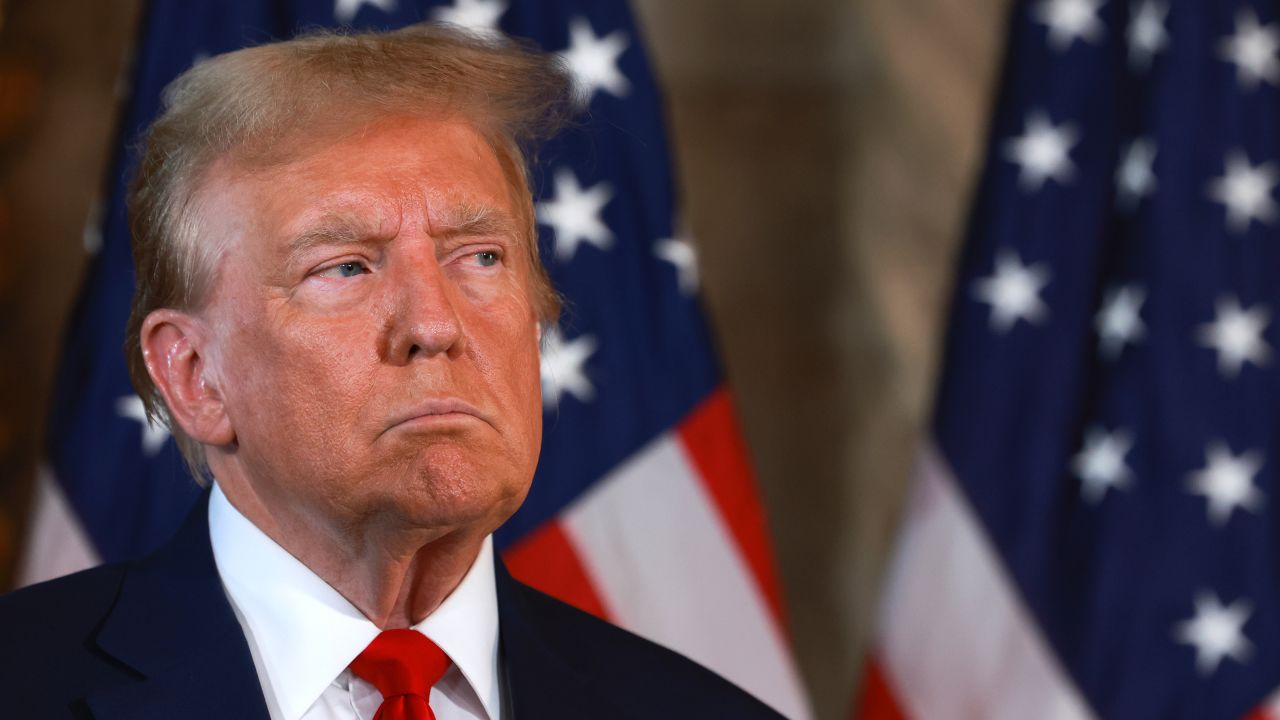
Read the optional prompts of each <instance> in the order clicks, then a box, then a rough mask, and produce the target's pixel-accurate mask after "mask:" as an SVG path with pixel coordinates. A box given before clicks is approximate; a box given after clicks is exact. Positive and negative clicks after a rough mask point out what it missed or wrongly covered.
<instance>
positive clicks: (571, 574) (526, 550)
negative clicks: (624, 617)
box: [502, 520, 610, 620]
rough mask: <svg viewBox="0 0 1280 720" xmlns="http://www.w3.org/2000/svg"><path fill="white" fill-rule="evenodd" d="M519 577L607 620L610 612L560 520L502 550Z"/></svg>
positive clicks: (545, 591) (543, 590) (512, 571)
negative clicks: (504, 550)
mask: <svg viewBox="0 0 1280 720" xmlns="http://www.w3.org/2000/svg"><path fill="white" fill-rule="evenodd" d="M502 559H503V561H504V562H506V564H507V569H508V570H510V571H511V574H512V575H513V576H514V577H515V578H516V579H517V580H519V581H521V582H523V583H525V584H526V585H531V586H533V587H535V588H537V589H538V590H541V591H542V592H544V593H546V594H548V595H553V596H555V597H557V598H559V599H561V600H563V601H565V602H567V603H569V604H570V605H573V606H575V607H577V608H578V609H580V610H585V611H587V612H589V613H591V614H592V615H595V616H596V617H598V618H602V619H604V620H608V619H610V613H609V611H608V610H607V609H606V608H605V606H604V601H603V600H601V599H600V595H599V594H597V593H596V589H595V586H594V585H593V584H592V583H591V578H590V577H589V576H588V575H587V571H586V568H584V567H583V566H582V561H581V560H580V559H579V558H578V553H577V551H575V550H574V549H573V544H572V543H570V542H569V537H568V536H567V535H565V532H564V530H563V529H562V528H561V527H560V523H559V522H558V521H555V520H552V521H549V522H547V523H546V524H544V525H543V526H542V527H540V528H538V529H537V530H535V531H533V532H531V533H529V534H528V535H526V536H525V537H524V538H522V539H521V540H520V542H518V543H516V544H515V545H512V546H511V547H510V548H508V549H507V551H506V552H505V553H503V554H502Z"/></svg>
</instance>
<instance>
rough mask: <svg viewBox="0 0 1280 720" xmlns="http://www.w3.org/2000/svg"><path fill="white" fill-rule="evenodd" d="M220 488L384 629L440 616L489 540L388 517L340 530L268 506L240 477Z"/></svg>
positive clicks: (320, 518)
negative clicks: (443, 606) (485, 542)
mask: <svg viewBox="0 0 1280 720" xmlns="http://www.w3.org/2000/svg"><path fill="white" fill-rule="evenodd" d="M218 485H219V487H220V488H222V492H223V494H224V495H226V496H227V500H228V501H230V502H231V504H232V505H233V506H234V507H235V508H236V510H238V511H239V512H240V513H241V514H242V515H244V516H245V517H246V518H248V519H249V521H250V522H252V523H253V524H254V525H256V526H257V527H258V529H259V530H261V531H262V532H263V533H265V534H266V535H267V537H269V538H271V539H272V540H274V541H275V542H276V543H277V544H278V545H280V546H281V547H283V548H284V549H285V550H286V551H287V552H288V553H289V554H290V555H293V556H294V557H295V558H297V559H298V561H299V562H301V563H302V564H303V565H306V566H307V567H308V568H309V569H310V570H311V571H312V572H314V573H315V574H316V575H317V576H319V577H320V578H321V579H322V580H324V581H325V582H326V583H328V584H329V585H330V586H331V587H333V588H334V589H335V590H337V591H338V593H340V594H341V595H342V596H343V597H344V598H346V599H347V601H348V602H350V603H351V604H352V605H354V606H355V607H356V609H358V610H359V611H360V612H361V613H363V614H364V616H365V617H367V618H368V619H369V620H370V621H371V622H372V623H373V624H375V625H377V626H378V627H379V628H382V629H384V630H390V629H394V628H406V627H410V626H413V625H416V624H418V623H419V622H422V620H423V619H424V618H426V617H427V616H428V615H430V614H431V613H433V612H435V609H436V608H438V607H439V606H440V603H442V602H444V599H445V598H447V597H448V596H449V595H450V593H452V592H453V591H454V589H455V588H457V587H458V584H459V583H460V582H462V578H463V577H464V576H465V575H466V574H467V571H468V570H470V569H471V566H472V564H473V563H474V562H475V559H476V556H477V555H478V554H479V552H480V548H481V546H482V544H483V543H484V539H485V537H486V533H476V532H468V531H466V530H463V529H456V528H451V529H439V528H418V527H410V526H406V525H404V524H403V523H397V522H395V521H394V520H388V519H374V520H369V521H364V522H359V523H347V524H339V523H335V522H333V521H332V520H330V519H329V518H327V517H325V516H324V515H323V514H322V513H317V512H307V509H306V508H299V507H296V506H293V505H288V504H285V503H273V504H271V505H268V503H265V502H264V501H263V498H262V497H261V496H260V495H259V494H258V493H257V492H255V491H254V489H253V485H252V484H251V483H249V482H246V481H244V479H243V478H228V479H227V480H226V481H223V480H221V479H220V480H219V482H218ZM281 505H284V506H286V507H285V509H284V510H283V511H281V510H277V509H276V507H277V506H281Z"/></svg>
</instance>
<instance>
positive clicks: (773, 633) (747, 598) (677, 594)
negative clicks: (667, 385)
mask: <svg viewBox="0 0 1280 720" xmlns="http://www.w3.org/2000/svg"><path fill="white" fill-rule="evenodd" d="M562 523H563V525H564V528H565V533H566V534H567V535H568V537H569V540H570V542H571V543H573V546H574V548H575V550H576V551H577V553H578V556H579V557H580V558H581V560H582V563H583V565H584V566H585V567H586V570H587V573H588V574H589V575H590V576H591V578H592V581H593V585H594V586H595V589H596V591H597V592H598V593H599V594H600V596H601V599H602V600H603V601H604V604H605V606H606V607H607V608H609V610H610V611H612V612H613V613H614V616H615V617H614V619H615V620H616V621H617V622H618V624H619V625H621V626H622V627H625V628H627V629H628V630H631V631H632V632H634V633H636V634H638V635H642V636H644V637H646V638H648V639H650V640H653V641H654V642H657V643H659V644H661V645H665V646H666V647H669V648H671V649H673V650H675V651H677V652H679V653H681V654H683V655H685V656H687V657H689V658H691V659H693V660H695V661H697V662H699V663H701V664H702V665H704V666H706V667H708V668H710V669H712V670H714V671H715V672H717V673H719V674H720V675H722V676H724V677H725V678H727V679H728V680H730V681H732V682H733V683H734V684H736V685H738V686H739V687H741V688H743V689H745V690H747V691H748V692H750V693H751V694H753V695H755V696H756V697H758V698H760V699H761V700H763V701H764V702H766V703H768V704H769V705H771V706H772V707H773V708H774V709H775V710H777V711H778V712H780V713H782V714H783V715H786V716H787V717H790V718H794V719H796V720H801V719H803V718H808V717H810V716H811V713H810V710H809V706H808V701H807V699H806V696H805V693H804V690H803V688H802V686H801V684H800V678H799V676H798V675H797V673H796V670H795V667H794V666H793V665H792V662H791V658H790V653H789V651H788V649H787V644H786V641H785V640H784V638H783V636H782V634H781V632H780V631H779V629H778V627H777V625H776V624H775V623H774V621H773V617H772V615H771V614H770V611H769V608H768V606H767V604H766V602H765V599H764V597H763V596H762V595H761V594H760V592H759V591H758V590H757V588H756V585H755V581H754V579H753V576H752V575H751V573H750V571H749V569H748V567H747V565H746V562H745V560H744V559H743V557H742V554H741V552H739V550H738V548H737V546H736V545H735V544H734V542H733V540H732V536H731V534H730V533H729V531H728V529H727V528H726V526H725V524H724V522H723V521H722V520H721V518H720V516H719V513H718V512H717V511H716V509H715V506H714V504H713V502H712V499H711V498H710V496H709V495H708V494H707V492H706V490H705V489H704V488H703V486H702V483H701V481H700V480H699V479H698V476H697V474H696V470H695V469H694V467H693V465H692V463H691V462H690V460H689V458H688V457H687V456H686V454H685V452H684V449H683V447H682V446H681V445H680V443H679V441H678V440H676V439H675V437H674V436H673V434H672V433H667V434H666V435H663V436H662V437H661V438H659V439H658V440H657V441H655V442H654V443H652V444H651V445H649V446H648V447H646V448H645V449H643V450H641V451H640V452H638V453H636V455H635V456H633V457H632V458H631V459H629V460H628V461H627V462H626V463H624V464H623V465H621V466H620V467H618V468H617V469H616V470H614V472H612V473H611V474H610V475H609V476H607V477H606V478H604V479H603V480H602V481H601V482H600V483H598V484H597V485H596V487H595V488H593V489H592V491H591V492H589V493H588V494H587V495H586V496H584V497H583V498H582V499H581V500H579V501H578V502H577V503H575V504H574V505H573V506H572V507H571V508H569V509H568V510H567V511H566V512H565V513H564V515H563V516H562Z"/></svg>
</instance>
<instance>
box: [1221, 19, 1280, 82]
mask: <svg viewBox="0 0 1280 720" xmlns="http://www.w3.org/2000/svg"><path fill="white" fill-rule="evenodd" d="M1277 49H1280V32H1278V31H1277V29H1276V26H1275V25H1261V24H1259V23H1258V16H1257V15H1256V14H1255V13H1254V12H1253V10H1252V9H1250V8H1245V9H1242V10H1240V12H1238V13H1236V31H1235V34H1234V35H1231V36H1230V37H1227V38H1225V39H1224V40H1222V42H1221V43H1219V44H1218V52H1219V53H1220V54H1221V55H1222V58H1223V59H1224V60H1227V61H1228V62H1231V63H1234V64H1235V66H1236V80H1237V81H1238V82H1239V83H1240V84H1241V85H1243V86H1244V87H1245V88H1246V89H1249V90H1252V89H1253V88H1255V87H1257V85H1258V82H1259V81H1261V80H1266V81H1267V82H1269V83H1271V84H1272V85H1275V84H1277V81H1280V59H1277V58H1276V50H1277Z"/></svg>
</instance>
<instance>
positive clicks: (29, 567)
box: [18, 465, 101, 587]
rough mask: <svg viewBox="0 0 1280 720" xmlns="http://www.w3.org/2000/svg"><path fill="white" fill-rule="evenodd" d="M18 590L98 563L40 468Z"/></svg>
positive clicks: (46, 470)
mask: <svg viewBox="0 0 1280 720" xmlns="http://www.w3.org/2000/svg"><path fill="white" fill-rule="evenodd" d="M31 514H32V518H31V526H30V530H29V531H28V534H27V542H26V549H25V551H24V552H23V554H22V559H21V561H20V562H19V570H18V586H19V587H22V586H24V585H31V584H34V583H38V582H41V581H44V580H51V579H53V578H56V577H61V576H63V575H68V574H70V573H73V572H77V571H80V570H84V569H85V568H90V567H93V566H94V565H97V564H98V563H100V562H101V560H100V559H99V558H98V553H97V551H95V550H94V549H93V544H92V543H91V542H89V537H88V536H87V535H86V534H85V532H84V527H83V526H82V525H81V524H80V520H79V519H78V518H76V514H75V511H74V510H72V509H71V505H70V503H68V502H67V497H66V495H65V494H64V493H63V492H62V486H61V485H59V484H58V481H57V480H56V479H54V477H53V472H52V471H51V470H50V469H49V468H48V467H45V466H43V465H42V466H41V467H40V471H39V473H38V474H37V477H36V496H35V500H34V502H33V506H32V508H31Z"/></svg>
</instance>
